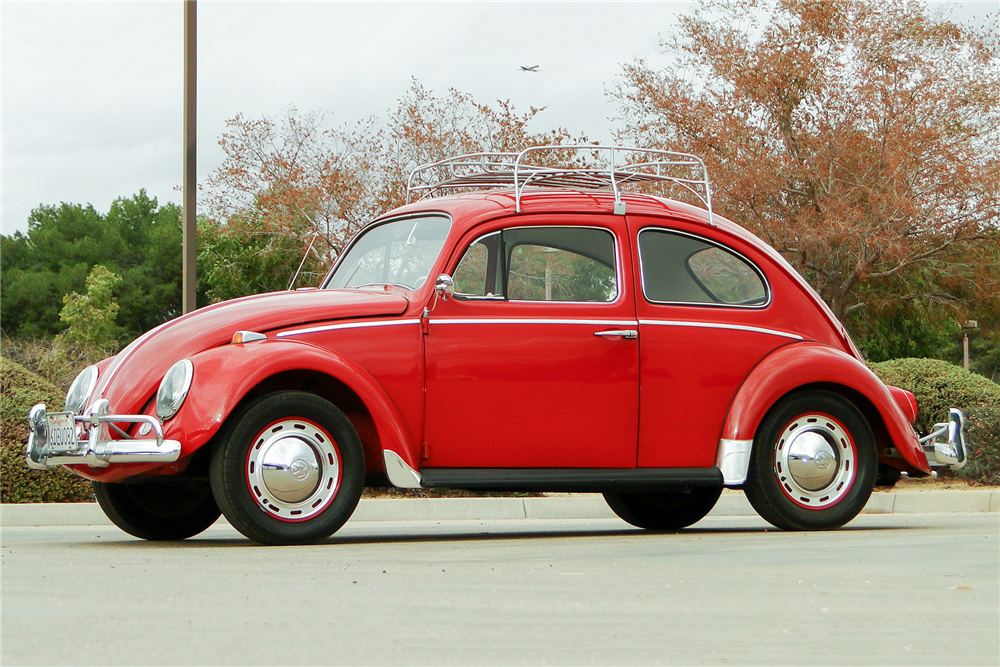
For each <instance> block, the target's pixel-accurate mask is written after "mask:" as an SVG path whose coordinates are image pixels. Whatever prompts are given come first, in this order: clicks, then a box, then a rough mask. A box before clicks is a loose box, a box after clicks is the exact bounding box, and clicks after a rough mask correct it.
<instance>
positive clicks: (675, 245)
mask: <svg viewBox="0 0 1000 667" xmlns="http://www.w3.org/2000/svg"><path fill="white" fill-rule="evenodd" d="M639 258H640V260H641V261H642V289H643V294H644V295H645V297H646V299H647V300H649V301H656V302H663V303H699V304H711V305H723V306H747V307H755V306H756V307H759V306H764V305H766V304H767V302H768V290H767V284H766V283H765V282H764V279H763V277H762V275H761V273H760V271H759V270H757V269H756V268H755V267H754V266H753V265H752V264H750V262H748V261H747V260H746V259H744V258H743V257H741V256H739V255H737V254H736V253H735V252H732V251H730V250H727V249H725V248H723V247H721V246H717V245H715V244H713V243H710V242H708V241H707V240H704V239H700V238H696V237H693V236H688V235H686V234H679V233H675V232H667V231H661V230H656V229H644V230H642V231H641V232H639Z"/></svg>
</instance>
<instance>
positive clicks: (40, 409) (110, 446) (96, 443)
mask: <svg viewBox="0 0 1000 667" xmlns="http://www.w3.org/2000/svg"><path fill="white" fill-rule="evenodd" d="M72 418H73V423H74V426H75V429H74V430H75V433H76V437H74V438H72V440H73V441H74V442H69V443H66V444H59V445H56V444H55V443H52V442H50V438H49V422H48V420H47V419H46V410H45V404H44V403H39V404H38V405H36V406H35V407H33V408H31V411H30V412H29V413H28V429H29V431H30V433H29V435H28V446H27V449H26V451H25V459H26V461H27V463H28V467H29V468H34V469H36V470H45V469H47V468H49V467H50V466H54V465H79V464H87V465H89V466H92V467H94V468H105V467H107V466H108V465H110V464H112V463H172V462H173V461H176V460H177V459H178V458H179V457H180V454H181V443H180V442H178V441H176V440H164V439H163V427H162V426H161V425H160V422H159V420H157V419H156V418H155V417H151V416H149V415H109V414H108V401H107V400H106V399H103V398H102V399H100V400H98V401H95V402H94V404H93V405H92V406H91V407H90V410H88V411H87V414H86V415H73V416H72ZM118 423H132V424H136V423H138V424H149V426H150V431H149V433H150V434H151V435H152V436H154V438H146V439H138V438H132V437H131V436H129V435H128V434H126V433H125V432H124V431H123V430H122V429H121V428H119V427H118V426H117V424H118ZM80 424H84V425H86V426H85V427H84V428H81V427H80V426H79V425H80ZM87 427H89V428H87ZM110 429H114V430H115V431H117V433H118V434H119V435H120V436H121V438H122V439H120V440H113V439H112V438H111V436H110ZM81 435H82V436H83V439H81V438H80V436H81Z"/></svg>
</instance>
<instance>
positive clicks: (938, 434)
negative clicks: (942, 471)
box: [920, 408, 968, 470]
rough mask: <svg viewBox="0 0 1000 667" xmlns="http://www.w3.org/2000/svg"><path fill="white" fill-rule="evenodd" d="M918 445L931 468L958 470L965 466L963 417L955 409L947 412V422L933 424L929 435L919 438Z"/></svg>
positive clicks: (965, 450) (965, 452)
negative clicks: (922, 449) (921, 447)
mask: <svg viewBox="0 0 1000 667" xmlns="http://www.w3.org/2000/svg"><path fill="white" fill-rule="evenodd" d="M920 444H921V446H923V448H924V454H926V455H927V462H928V463H929V464H930V465H931V466H932V467H938V468H940V467H948V468H951V469H952V470H958V469H959V468H961V467H962V466H964V465H965V462H966V459H967V458H968V451H967V448H966V443H965V415H963V414H962V411H961V410H959V409H957V408H951V409H950V410H948V421H946V422H944V423H941V424H934V430H932V431H931V432H930V434H928V435H925V436H924V437H922V438H920Z"/></svg>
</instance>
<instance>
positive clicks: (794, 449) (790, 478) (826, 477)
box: [774, 414, 855, 509]
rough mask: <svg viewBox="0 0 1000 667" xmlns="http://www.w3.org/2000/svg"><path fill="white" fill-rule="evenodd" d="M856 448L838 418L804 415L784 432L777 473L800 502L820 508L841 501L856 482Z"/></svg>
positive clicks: (777, 454) (776, 455)
mask: <svg viewBox="0 0 1000 667" xmlns="http://www.w3.org/2000/svg"><path fill="white" fill-rule="evenodd" d="M854 469H855V451H854V443H853V442H852V441H851V437H850V434H849V433H847V431H846V430H845V429H844V428H843V426H841V425H840V424H839V423H838V422H837V421H836V420H834V419H832V418H830V417H828V416H826V415H819V414H810V415H802V416H801V417H799V418H797V419H795V420H793V421H792V423H790V424H789V425H788V426H787V427H786V428H785V430H784V431H783V432H782V433H781V436H780V438H779V440H778V445H777V447H776V448H775V452H774V473H775V475H776V476H777V477H778V481H779V482H780V483H781V487H782V489H783V490H784V492H785V494H786V495H787V496H788V497H789V498H791V499H792V501H793V502H795V503H796V504H798V505H801V506H803V507H809V508H816V509H821V508H824V507H829V506H830V505H833V504H835V503H836V502H837V501H839V500H840V499H841V498H842V497H843V496H844V494H846V493H847V492H848V490H850V488H851V483H852V482H853V481H854V474H855V472H854Z"/></svg>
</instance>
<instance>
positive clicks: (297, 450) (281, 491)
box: [260, 435, 320, 503]
mask: <svg viewBox="0 0 1000 667" xmlns="http://www.w3.org/2000/svg"><path fill="white" fill-rule="evenodd" d="M260 465H261V468H263V475H262V477H263V478H264V486H265V487H266V488H267V490H268V491H270V492H271V495H272V496H274V497H275V498H278V499H279V500H284V501H285V502H286V503H300V502H302V501H303V500H305V499H306V498H308V497H309V496H311V495H312V493H313V491H315V490H316V485H317V484H319V473H320V463H319V459H318V458H317V457H316V452H315V450H313V448H312V447H310V446H309V443H307V442H306V441H305V440H303V439H301V438H299V437H298V436H296V435H289V436H287V437H279V438H277V439H276V440H273V441H271V442H270V443H268V444H267V445H266V449H265V450H264V451H263V452H262V453H261V457H260Z"/></svg>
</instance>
